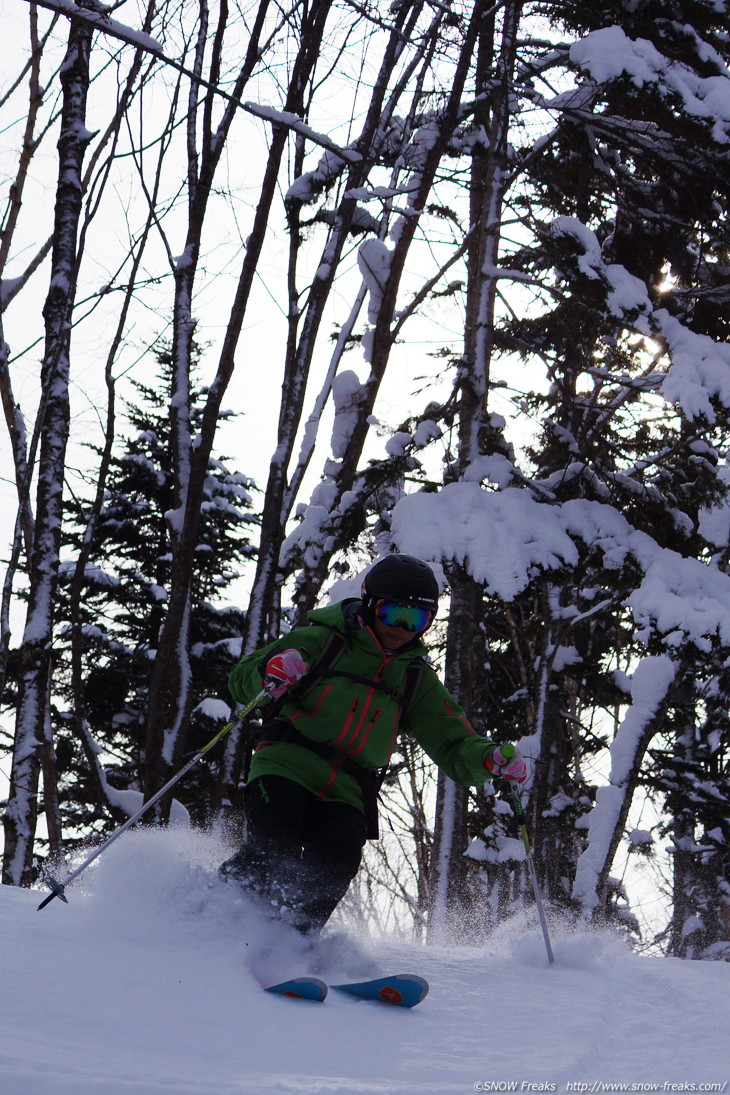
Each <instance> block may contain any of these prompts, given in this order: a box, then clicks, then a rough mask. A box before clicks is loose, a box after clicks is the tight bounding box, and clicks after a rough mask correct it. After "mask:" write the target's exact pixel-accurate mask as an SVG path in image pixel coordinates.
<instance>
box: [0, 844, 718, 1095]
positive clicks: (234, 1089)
mask: <svg viewBox="0 0 730 1095" xmlns="http://www.w3.org/2000/svg"><path fill="white" fill-rule="evenodd" d="M221 857H222V849H221V848H220V847H219V846H218V845H217V843H216V841H215V840H214V839H213V838H212V837H206V836H202V835H199V834H198V835H196V834H192V833H190V832H185V831H180V830H178V831H168V832H154V831H143V832H139V833H130V834H127V835H126V836H125V837H123V838H122V839H120V840H119V841H118V843H117V844H115V845H114V846H113V847H111V848H110V849H109V851H108V852H106V853H105V855H104V856H103V857H101V859H100V860H99V861H98V864H97V865H96V867H95V868H94V869H93V871H90V872H89V874H88V876H84V879H83V883H84V886H83V888H81V885H80V884H79V885H78V886H76V887H73V888H72V889H71V890H70V891H69V899H70V901H69V904H68V905H64V904H62V903H61V902H60V901H58V900H55V901H53V902H52V903H51V904H50V905H49V906H48V907H47V908H46V909H44V910H42V911H41V912H37V911H36V907H37V905H38V903H39V900H40V897H41V895H40V894H39V893H36V892H28V891H26V890H16V889H12V888H9V887H2V888H0V933H1V936H2V942H3V964H2V990H3V991H2V1021H1V1022H0V1093H1V1095H127V1093H134V1095H162V1093H164V1095H234V1093H235V1095H262V1093H269V1092H271V1093H274V1095H307V1093H309V1095H311V1093H314V1092H318V1093H319V1092H322V1093H323V1095H353V1093H363V1092H368V1093H369V1092H372V1093H375V1092H377V1093H378V1095H417V1093H418V1095H420V1093H424V1095H447V1093H448V1095H452V1093H453V1095H457V1093H459V1095H461V1093H464V1095H466V1093H467V1092H472V1091H490V1090H491V1091H495V1090H497V1091H499V1090H514V1091H524V1092H529V1091H561V1092H562V1091H578V1092H586V1091H591V1092H599V1091H605V1090H634V1091H637V1090H638V1091H667V1092H676V1091H701V1090H715V1091H725V1090H727V1085H728V1081H729V1080H730V966H729V965H727V964H724V963H720V962H718V963H699V962H680V961H678V960H674V959H661V958H643V957H638V956H636V955H634V954H631V953H630V952H629V951H627V950H626V949H625V947H624V946H623V945H622V944H621V943H619V942H618V941H617V940H615V939H611V938H605V937H600V936H598V935H594V934H591V933H590V932H588V931H586V932H583V933H572V934H570V933H567V932H563V931H561V930H560V926H559V925H556V924H553V925H552V936H553V945H554V949H555V954H556V963H555V965H554V966H552V967H550V966H548V963H547V959H546V955H545V948H544V944H543V940H542V937H541V935H540V934H539V931H537V930H536V929H535V928H534V927H533V926H532V925H531V924H529V923H521V922H513V923H511V924H508V925H504V927H503V928H502V930H501V931H500V932H498V933H497V937H496V938H494V939H493V940H492V942H491V943H490V945H488V946H486V947H483V948H480V949H474V948H466V947H463V946H458V945H454V946H439V947H421V946H414V945H412V944H405V943H402V942H398V941H395V940H382V941H373V940H370V941H368V942H365V941H362V940H357V939H356V933H355V932H354V931H353V933H352V944H353V947H354V949H355V951H356V952H357V955H358V956H357V959H356V960H355V967H359V965H360V964H361V963H364V962H365V961H367V962H369V964H371V965H372V966H374V967H376V968H378V969H380V970H382V971H383V972H388V971H390V972H393V971H412V972H416V973H420V974H422V975H424V976H425V977H427V978H428V980H429V982H430V985H431V991H430V994H429V995H428V997H427V998H426V1000H425V1001H424V1002H423V1003H422V1004H420V1005H419V1006H418V1007H417V1008H415V1009H414V1010H412V1011H407V1010H405V1009H399V1008H389V1007H387V1006H386V1005H383V1004H377V1003H367V1002H364V1001H360V1000H355V999H353V998H349V997H346V996H343V995H342V994H339V993H336V992H330V994H329V996H328V998H327V1000H326V1001H325V1003H324V1004H315V1003H307V1002H304V1001H296V1000H289V999H285V998H282V997H276V996H272V995H269V994H266V993H264V992H262V991H261V989H260V986H259V983H258V981H257V979H256V977H255V976H254V972H253V971H254V970H257V971H258V972H259V974H260V975H261V971H262V969H266V967H267V965H268V964H271V966H272V972H274V970H275V969H276V972H278V971H279V970H286V972H290V973H291V974H301V973H305V972H307V969H306V968H305V967H306V961H305V960H304V958H303V957H302V956H301V955H300V954H298V953H297V951H296V946H295V944H294V943H293V942H291V941H290V940H288V939H284V940H283V941H281V942H280V945H279V946H278V948H277V953H276V954H275V955H274V956H268V957H267V956H266V955H265V954H264V955H263V956H262V951H263V950H264V949H266V948H267V947H270V945H271V928H270V927H269V926H263V925H261V923H260V922H258V921H257V920H256V919H255V918H254V917H253V916H252V914H251V911H250V910H249V909H248V908H247V906H246V905H245V904H244V903H243V902H241V900H240V899H238V898H237V897H236V895H235V894H234V893H232V892H230V890H229V889H228V888H227V887H221V886H219V885H217V884H216V883H215V868H216V865H217V863H218V862H219V861H220V859H221ZM211 883H212V885H211ZM325 954H326V955H327V956H328V958H327V961H329V964H330V968H329V969H328V971H327V979H329V980H331V981H332V980H334V981H336V980H337V979H339V978H341V977H344V978H346V977H347V974H348V973H352V972H357V969H355V970H353V969H349V970H348V969H347V968H346V967H348V966H349V965H350V964H351V960H350V958H349V957H345V956H346V954H347V950H346V948H343V946H342V937H340V938H339V939H338V938H334V939H333V940H332V942H331V944H330V946H329V947H328V948H327V950H326V951H325ZM338 956H339V957H338ZM363 971H364V967H363ZM310 972H311V970H310ZM617 1085H624V1086H621V1087H618V1086H617ZM700 1085H712V1086H711V1087H701V1086H700Z"/></svg>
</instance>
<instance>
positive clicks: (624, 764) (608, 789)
mask: <svg viewBox="0 0 730 1095" xmlns="http://www.w3.org/2000/svg"><path fill="white" fill-rule="evenodd" d="M676 674H677V662H675V661H673V660H672V659H671V658H669V657H666V656H664V655H662V656H660V657H650V658H645V659H644V660H643V661H642V662H641V663H640V664H639V665H638V666H637V668H636V672H635V673H634V675H633V678H632V680H631V700H632V702H631V706H630V708H629V710H628V711H627V713H626V716H625V718H624V719H623V721H622V723H621V725H620V726H619V729H618V732H617V734H616V737H615V738H614V740H613V742H612V744H611V750H610V752H611V772H610V775H609V782H608V784H607V786H605V787H599V788H598V790H597V792H596V804H595V806H594V808H593V810H592V811H591V813H590V820H589V825H588V844H587V847H586V850H585V851H584V852H583V853H582V855H581V856H580V858H579V860H578V866H577V869H576V875H575V882H574V885H573V897H575V898H576V899H577V900H578V901H580V903H581V905H582V907H583V909H584V910H585V912H587V913H591V912H593V910H594V909H595V908H596V907H597V906H598V903H599V880H600V877H601V874H602V872H603V871H604V870H605V867H606V864H607V863H608V861H609V858H610V855H611V844H612V842H613V840H614V837H615V833H616V828H617V825H618V824H619V821H620V816H621V812H622V809H623V807H624V803H625V799H626V794H627V790H628V784H629V780H630V779H631V776H632V773H633V772H634V771H635V769H636V766H637V761H639V760H640V759H641V758H640V755H639V754H640V751H641V748H642V739H643V738H644V737H645V735H646V733H647V731H648V730H649V728H650V726H651V723H652V721H653V720H654V719H655V718H656V715H657V713H658V711H659V708H660V706H661V704H662V702H663V701H664V699H665V697H666V695H667V692H668V690H669V687H670V686H671V684H672V681H673V680H674V678H675V676H676Z"/></svg>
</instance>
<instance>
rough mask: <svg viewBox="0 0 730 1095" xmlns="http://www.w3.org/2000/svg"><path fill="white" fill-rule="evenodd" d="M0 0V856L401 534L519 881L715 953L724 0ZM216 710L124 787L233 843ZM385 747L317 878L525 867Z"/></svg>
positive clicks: (457, 918)
mask: <svg viewBox="0 0 730 1095" xmlns="http://www.w3.org/2000/svg"><path fill="white" fill-rule="evenodd" d="M2 14H3V30H4V33H6V34H7V42H6V45H5V48H4V50H3V62H2V70H3V71H2V89H1V91H0V111H1V112H2V124H1V125H0V132H2V135H3V140H2V147H1V148H0V155H1V156H2V168H1V170H2V179H3V214H2V237H1V240H0V309H1V312H0V319H1V321H2V329H0V391H1V394H2V401H3V410H4V417H5V425H6V431H5V434H4V436H3V438H2V461H3V476H4V481H5V483H6V484H11V485H12V491H13V498H12V505H11V503H10V501H8V497H9V496H8V494H7V491H6V494H5V499H6V506H5V507H4V508H5V509H6V512H11V510H12V512H13V513H14V519H11V522H10V527H9V531H8V535H7V539H6V543H5V548H4V565H5V570H4V584H3V592H2V605H1V607H0V680H1V683H2V690H1V691H2V703H3V708H2V723H1V724H0V748H1V749H2V753H3V756H2V759H1V760H0V767H2V769H3V771H4V772H5V774H6V775H7V777H8V793H7V800H6V802H5V803H4V807H3V830H4V856H3V874H2V880H3V882H4V883H5V884H8V885H15V886H18V885H21V886H28V885H33V884H34V883H35V882H36V881H37V880H38V879H39V878H40V877H42V874H43V871H44V870H45V869H46V865H47V864H57V863H58V861H59V860H60V859H61V858H62V857H63V856H64V855H65V856H68V855H72V854H73V853H74V852H75V851H77V850H78V849H79V847H81V846H82V845H83V844H84V842H85V843H86V844H87V845H88V842H89V841H91V842H93V841H94V840H95V839H98V838H99V837H100V836H101V835H102V834H104V833H106V832H108V831H110V830H111V829H112V828H113V827H114V826H116V825H118V824H119V823H120V822H122V821H123V820H124V819H125V818H126V817H128V816H129V815H130V814H131V813H133V812H134V811H135V810H136V808H137V807H138V806H139V804H140V802H141V801H142V800H143V799H144V798H147V797H149V796H150V795H152V794H154V793H155V792H156V791H157V790H159V788H161V787H162V786H163V785H164V784H165V782H166V781H167V780H168V779H169V778H170V776H171V775H172V774H173V773H174V772H175V771H176V770H177V769H178V768H179V767H180V766H181V765H182V764H183V763H184V762H185V760H186V759H187V758H188V757H190V756H191V755H192V754H193V753H194V752H195V751H196V750H197V749H199V748H201V747H202V745H203V744H204V743H205V742H207V741H208V740H209V739H210V738H211V736H212V735H213V734H215V733H216V732H217V731H219V730H220V729H221V728H222V727H223V726H224V725H225V724H226V721H227V720H228V719H229V717H230V713H231V712H230V707H229V703H230V701H229V697H228V694H227V689H226V678H227V675H228V672H229V670H230V668H231V665H232V664H233V662H234V660H235V659H236V658H237V657H238V656H239V655H240V653H241V651H251V650H253V649H255V648H256V647H257V646H259V645H261V644H262V643H263V642H265V641H267V640H268V639H270V638H271V637H273V636H276V635H278V634H280V633H281V632H282V631H285V630H286V629H288V628H290V627H292V626H297V625H299V624H301V623H302V622H304V620H305V618H306V612H307V611H308V610H309V609H310V608H312V607H313V606H314V605H315V604H316V603H318V602H319V601H320V600H321V599H322V598H324V597H326V596H327V595H330V594H331V595H334V596H337V597H339V596H343V595H346V594H349V593H353V592H355V593H356V592H357V590H358V589H359V582H360V575H361V573H362V571H363V569H364V568H365V567H366V566H367V564H368V563H369V562H370V561H371V560H372V559H373V558H375V557H377V556H378V555H380V554H382V553H383V552H386V551H388V550H391V549H392V548H393V547H395V548H397V549H400V550H404V551H410V552H413V553H415V554H418V555H421V556H422V557H424V558H427V559H429V561H431V562H432V563H433V565H434V567H435V569H436V571H437V574H438V575H439V578H440V580H441V581H442V583H443V588H444V593H445V596H444V610H443V614H442V617H441V618H440V619H439V622H438V625H437V627H435V628H434V629H433V632H432V635H433V640H434V651H433V653H434V659H435V661H436V663H437V664H438V665H439V666H440V668H441V669H442V671H443V673H444V676H445V680H446V684H447V686H448V687H449V688H450V689H451V690H452V692H453V693H454V694H455V695H456V697H457V698H458V699H459V701H460V702H461V703H462V704H463V705H464V707H465V708H466V709H467V711H468V712H469V713H470V717H471V718H472V720H473V723H474V725H475V727H476V729H477V730H478V732H480V733H484V734H486V735H489V736H490V737H493V738H495V739H496V740H498V741H506V740H516V741H519V743H520V747H521V748H522V750H523V751H524V752H525V754H526V755H527V756H528V758H529V761H530V769H531V778H530V781H529V783H528V784H527V786H526V788H525V792H524V795H525V805H526V807H527V809H528V816H529V821H530V831H531V833H532V836H533V843H534V848H535V854H536V861H537V864H538V870H539V874H540V881H541V884H542V887H543V890H544V893H545V896H546V899H547V901H548V905H549V907H550V909H551V910H552V912H553V914H554V915H557V914H560V915H563V916H566V917H570V918H588V919H591V920H593V921H594V922H599V923H610V924H613V925H615V926H616V927H618V928H619V929H620V930H621V931H622V932H625V933H626V934H628V935H629V936H630V937H631V938H633V939H634V940H636V941H637V943H638V942H641V943H643V944H651V945H652V946H654V947H661V948H662V949H663V950H664V951H665V952H666V953H671V954H673V955H679V956H686V957H709V958H722V959H727V958H728V957H730V888H729V885H728V881H729V880H728V869H729V867H730V818H729V817H728V814H727V805H726V804H727V799H728V757H729V749H730V723H729V722H728V711H727V708H728V691H729V689H730V676H729V673H728V667H729V666H730V577H729V576H728V573H727V569H728V545H729V543H730V508H729V506H728V498H727V494H728V486H727V484H728V472H727V463H726V452H727V447H728V413H727V408H728V406H729V405H730V348H728V345H727V331H728V318H727V317H728V304H729V303H730V265H729V262H730V255H729V251H728V245H729V242H730V241H729V238H728V218H727V211H728V196H729V195H728V192H729V190H730V170H729V167H730V163H729V157H728V148H729V147H730V143H729V142H730V73H729V71H728V55H729V52H730V39H729V31H730V17H729V15H728V10H727V3H726V2H725V0H712V2H709V0H666V2H658V0H624V2H619V0H616V2H613V3H606V4H601V5H585V4H574V3H571V2H556V3H553V2H549V0H545V2H542V3H529V2H525V3H513V2H509V0H507V2H504V3H496V4H490V3H486V2H481V0H477V2H475V3H461V2H442V0H428V2H421V0H396V2H394V3H393V4H391V5H390V7H387V8H386V7H384V6H383V5H378V4H375V3H371V2H370V0H363V2H356V0H294V2H293V3H291V4H288V3H273V2H270V0H259V2H258V3H256V2H254V3H246V2H242V3H234V4H229V3H228V2H227V0H219V2H218V3H208V0H198V2H197V3H190V2H188V0H178V2H175V3H173V2H168V0H151V2H150V3H149V4H147V5H145V4H144V3H138V2H136V0H126V2H124V3H120V4H115V5H112V6H109V7H107V6H104V5H101V4H99V3H97V2H96V0H86V2H85V3H83V4H79V5H77V4H75V3H73V2H72V0H42V3H34V2H28V0H12V2H11V0H4V4H3V9H2ZM250 732H251V724H248V725H247V726H245V727H242V728H237V729H236V730H235V731H232V732H231V733H229V734H228V735H227V737H226V739H225V741H224V742H223V743H222V744H221V745H220V746H219V747H218V751H217V752H215V753H211V754H210V755H209V756H208V757H206V761H205V764H203V765H199V766H198V767H197V768H196V769H195V770H194V771H193V772H192V773H191V774H190V776H189V777H188V778H186V780H185V781H184V783H182V784H180V785H179V786H178V787H177V788H176V789H175V802H174V803H173V802H172V801H171V796H168V797H167V799H163V800H162V802H161V803H160V804H159V806H158V808H157V812H156V818H153V819H152V820H156V821H157V822H158V823H165V822H166V821H167V820H168V818H169V816H170V813H171V811H172V813H173V816H176V817H179V816H181V815H182V814H184V815H185V816H186V817H187V818H189V819H190V820H191V821H192V823H193V824H195V825H204V826H210V825H214V826H218V827H222V828H223V831H224V832H226V833H229V834H230V836H231V839H234V838H235V836H236V834H237V833H239V832H240V826H241V812H240V807H239V803H240V783H241V764H242V756H243V752H244V748H245V743H246V738H247V735H248V734H249V733H250ZM394 760H395V764H394V766H393V768H392V769H391V771H390V774H389V776H388V780H387V784H386V797H387V812H388V815H389V818H390V824H391V828H390V829H389V830H388V833H387V836H386V838H385V839H384V840H383V841H382V842H381V843H380V844H379V845H377V846H376V845H373V846H372V848H371V850H370V854H369V856H368V869H367V871H366V872H364V874H363V876H362V878H361V882H360V885H359V887H358V888H357V889H356V891H355V892H354V893H353V894H352V895H351V897H350V898H349V900H350V902H351V905H356V906H357V911H358V914H359V916H360V917H361V918H363V919H364V920H365V921H367V922H372V923H374V924H376V925H377V926H382V925H383V924H392V923H396V924H397V925H398V928H399V930H401V931H404V932H409V933H412V934H414V935H415V936H416V937H418V938H421V937H423V936H424V935H425V934H426V933H428V934H430V936H431V937H432V938H438V937H439V936H440V935H441V934H442V933H443V932H444V931H445V930H446V929H450V928H453V927H454V926H456V927H458V929H459V930H460V932H461V934H462V937H463V938H468V939H474V940H475V941H476V940H479V939H481V938H483V936H484V934H485V933H488V932H489V931H490V929H491V928H492V927H493V926H494V924H495V923H496V921H497V920H499V919H502V918H504V917H505V916H507V915H509V913H510V912H511V911H515V910H516V909H518V908H521V907H522V905H523V904H524V903H525V902H526V901H527V900H528V891H529V885H528V884H527V882H526V877H525V870H524V866H525V864H524V849H523V847H522V844H521V842H520V841H519V840H517V839H516V833H515V829H514V823H513V820H512V817H511V811H510V808H509V805H508V804H507V803H506V802H504V801H503V800H502V798H501V797H500V796H499V795H497V796H495V795H494V794H493V793H492V791H491V789H490V788H489V787H487V788H486V789H483V790H479V791H478V792H476V793H475V792H467V791H464V790H462V789H459V788H457V787H456V786H455V785H453V784H452V783H450V782H449V781H448V780H446V779H444V778H443V777H438V778H437V777H436V775H435V774H434V771H433V767H432V766H431V765H430V763H429V762H428V761H427V760H426V759H424V758H423V757H422V756H420V755H419V754H418V753H417V752H416V750H415V749H414V748H412V746H411V744H410V743H409V742H408V741H407V740H405V741H403V742H402V743H401V744H400V745H399V748H398V752H397V754H396V755H395V757H394ZM639 860H640V862H641V863H642V864H643V865H644V868H643V869H644V874H645V877H647V878H649V879H650V882H651V886H652V887H653V888H654V889H656V890H657V891H659V892H661V894H662V898H663V901H662V913H661V917H660V922H659V923H657V922H656V919H655V921H654V923H653V924H652V925H651V928H650V930H647V927H646V925H643V924H642V922H641V910H640V908H639V907H638V904H637V903H636V901H634V902H633V903H632V896H631V894H630V893H629V892H628V891H627V889H626V887H625V885H624V884H623V875H624V874H625V872H626V864H627V863H630V862H632V861H639ZM617 864H619V865H620V867H619V869H618V870H617V869H616V865H617ZM642 928H643V931H642Z"/></svg>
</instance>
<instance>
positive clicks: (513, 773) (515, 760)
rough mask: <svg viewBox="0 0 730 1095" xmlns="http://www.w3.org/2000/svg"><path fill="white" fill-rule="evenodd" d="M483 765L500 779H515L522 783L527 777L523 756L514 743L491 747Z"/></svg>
mask: <svg viewBox="0 0 730 1095" xmlns="http://www.w3.org/2000/svg"><path fill="white" fill-rule="evenodd" d="M484 765H485V767H486V769H487V771H488V772H491V774H492V775H493V776H499V777H500V779H508V780H516V781H517V783H524V782H525V780H526V779H527V765H526V764H525V758H524V757H523V756H522V753H521V752H520V751H519V749H518V748H517V746H516V745H502V746H497V747H495V748H493V749H492V752H491V753H490V755H489V756H488V757H487V758H486V760H485V761H484Z"/></svg>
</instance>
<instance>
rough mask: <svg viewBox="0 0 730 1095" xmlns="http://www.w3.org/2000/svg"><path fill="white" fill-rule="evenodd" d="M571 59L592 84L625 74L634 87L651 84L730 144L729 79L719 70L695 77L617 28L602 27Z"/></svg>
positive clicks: (717, 62) (578, 45) (572, 50)
mask: <svg viewBox="0 0 730 1095" xmlns="http://www.w3.org/2000/svg"><path fill="white" fill-rule="evenodd" d="M570 59H571V61H572V62H573V63H574V64H576V65H578V66H579V67H580V68H582V69H583V70H584V71H586V72H588V73H589V74H590V75H591V77H592V78H593V79H594V80H595V81H596V82H597V83H603V82H605V81H607V80H614V79H616V78H617V77H619V76H622V75H624V76H626V77H628V79H629V80H631V82H632V83H633V84H635V85H636V87H639V88H641V87H645V86H646V85H652V86H654V87H655V88H656V89H657V90H658V91H659V93H660V94H662V95H664V96H666V97H670V96H671V97H677V98H678V99H679V100H680V103H681V108H682V110H683V111H684V112H686V113H687V114H690V115H693V116H695V117H698V118H704V119H707V120H709V121H711V122H712V123H713V125H712V136H713V137H714V139H715V140H716V141H718V142H719V143H726V142H727V141H728V140H730V132H729V123H730V78H729V75H728V72H727V69H726V68H725V66H724V65H723V63H722V60H721V58H719V57H717V56H716V55H714V56H713V57H712V60H713V61H714V63H715V65H717V66H718V67H721V68H722V69H723V71H722V72H720V73H718V74H717V75H714V76H698V75H697V73H696V72H694V71H693V69H691V68H690V67H689V66H688V65H685V64H682V63H680V62H679V61H673V60H670V59H669V58H668V57H667V56H666V54H663V53H660V51H659V50H658V49H657V48H656V46H654V45H653V44H652V43H651V42H649V41H648V40H647V39H645V38H638V39H637V40H636V41H634V40H632V39H631V38H629V37H628V35H626V34H625V32H624V31H623V30H622V29H621V27H616V26H614V27H602V28H601V29H600V30H594V31H592V32H591V33H590V34H587V35H586V36H585V38H583V39H581V41H580V42H576V43H574V45H572V46H571V48H570Z"/></svg>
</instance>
